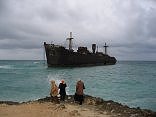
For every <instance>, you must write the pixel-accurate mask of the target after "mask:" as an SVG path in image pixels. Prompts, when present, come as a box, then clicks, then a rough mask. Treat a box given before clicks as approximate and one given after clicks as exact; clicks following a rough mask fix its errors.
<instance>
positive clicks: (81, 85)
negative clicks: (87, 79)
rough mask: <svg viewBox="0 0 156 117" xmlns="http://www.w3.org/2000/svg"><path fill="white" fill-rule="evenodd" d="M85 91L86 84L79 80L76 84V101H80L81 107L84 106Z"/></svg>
mask: <svg viewBox="0 0 156 117" xmlns="http://www.w3.org/2000/svg"><path fill="white" fill-rule="evenodd" d="M83 89H85V86H84V83H83V82H82V81H81V80H79V81H78V82H77V84H76V93H75V97H74V98H75V101H78V102H79V104H80V105H82V102H83V100H84V96H83Z"/></svg>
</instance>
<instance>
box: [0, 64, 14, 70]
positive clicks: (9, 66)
mask: <svg viewBox="0 0 156 117" xmlns="http://www.w3.org/2000/svg"><path fill="white" fill-rule="evenodd" d="M12 68H13V67H12V66H11V65H0V69H12Z"/></svg>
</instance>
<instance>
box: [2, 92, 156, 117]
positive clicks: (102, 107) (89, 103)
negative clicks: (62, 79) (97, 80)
mask: <svg viewBox="0 0 156 117" xmlns="http://www.w3.org/2000/svg"><path fill="white" fill-rule="evenodd" d="M73 97H74V96H73V95H68V96H67V100H66V102H65V106H66V104H69V105H72V104H74V98H73ZM30 103H39V104H44V103H55V102H54V100H52V99H51V98H50V97H45V98H41V99H38V100H35V101H28V102H22V103H19V102H12V101H0V105H4V104H6V105H9V106H12V105H17V106H20V105H23V104H30ZM83 105H85V107H94V108H96V109H97V111H100V112H107V114H108V113H109V115H118V117H155V116H156V112H154V111H152V110H148V109H140V108H139V107H138V108H130V107H128V106H127V105H122V104H120V103H118V102H114V101H112V100H109V101H105V100H103V99H102V98H97V97H92V96H89V95H86V96H85V101H84V104H83ZM77 106H79V105H77ZM0 108H1V106H0ZM0 110H1V109H0ZM0 114H1V111H0Z"/></svg>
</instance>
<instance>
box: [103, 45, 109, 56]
mask: <svg viewBox="0 0 156 117" xmlns="http://www.w3.org/2000/svg"><path fill="white" fill-rule="evenodd" d="M103 47H104V48H105V54H106V55H107V48H108V47H109V46H108V45H106V43H105V45H104V46H103Z"/></svg>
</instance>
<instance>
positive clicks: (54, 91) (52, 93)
mask: <svg viewBox="0 0 156 117" xmlns="http://www.w3.org/2000/svg"><path fill="white" fill-rule="evenodd" d="M57 95H58V87H57V85H56V84H55V81H54V80H52V81H51V91H50V96H51V99H52V101H54V102H55V103H59V100H58V98H57Z"/></svg>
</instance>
